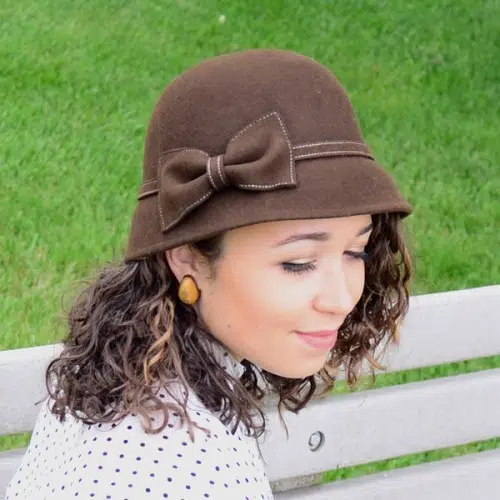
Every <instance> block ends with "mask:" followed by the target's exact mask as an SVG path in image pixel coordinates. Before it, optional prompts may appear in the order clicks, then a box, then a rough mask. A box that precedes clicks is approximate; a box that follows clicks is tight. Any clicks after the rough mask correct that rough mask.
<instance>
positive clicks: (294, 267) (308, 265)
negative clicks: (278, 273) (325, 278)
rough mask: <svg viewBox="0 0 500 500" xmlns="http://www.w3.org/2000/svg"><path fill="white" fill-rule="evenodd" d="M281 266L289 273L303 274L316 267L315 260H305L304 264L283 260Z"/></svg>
mask: <svg viewBox="0 0 500 500" xmlns="http://www.w3.org/2000/svg"><path fill="white" fill-rule="evenodd" d="M281 267H282V268H283V270H284V271H285V272H287V273H294V274H301V273H305V272H307V271H312V270H313V269H316V265H315V264H314V262H304V263H303V264H296V263H294V262H282V264H281Z"/></svg>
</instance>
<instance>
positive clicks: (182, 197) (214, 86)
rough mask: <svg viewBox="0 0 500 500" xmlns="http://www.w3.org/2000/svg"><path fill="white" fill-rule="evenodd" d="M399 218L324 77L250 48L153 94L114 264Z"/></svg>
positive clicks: (301, 62)
mask: <svg viewBox="0 0 500 500" xmlns="http://www.w3.org/2000/svg"><path fill="white" fill-rule="evenodd" d="M411 210H412V209H411V206H410V205H409V204H408V202H407V201H406V200H405V199H404V198H403V197H402V195H401V193H400V192H399V191H398V189H397V187H396V185H395V184H394V182H393V180H392V179H391V177H390V176H389V175H388V174H387V173H386V172H385V171H384V170H383V169H382V168H381V167H380V166H379V165H378V164H377V163H376V162H375V160H374V159H373V156H372V154H371V152H370V150H369V148H368V146H367V145H366V144H365V143H364V140H363V137H362V135H361V132H360V129H359V125H358V122H357V120H356V117H355V114H354V111H353V109H352V106H351V103H350V101H349V99H348V97H347V95H346V93H345V91H344V90H343V88H342V87H341V86H340V84H339V82H338V81H337V79H336V78H335V76H334V75H333V74H332V73H331V72H330V71H329V70H328V69H327V68H325V67H324V66H322V65H321V64H319V63H318V62H316V61H314V60H312V59H310V58H308V57H306V56H303V55H300V54H297V53H294V52H290V51H283V50H276V49H252V50H247V51H242V52H236V53H232V54H227V55H223V56H218V57H215V58H211V59H207V60H205V61H203V62H202V63H200V64H199V65H197V66H195V67H193V68H190V69H188V70H187V71H185V72H184V73H182V74H181V75H180V76H179V77H178V78H177V79H175V80H174V81H173V82H172V83H171V84H170V85H168V86H167V88H166V89H165V91H164V92H163V94H162V95H161V96H160V98H159V100H158V102H157V103H156V106H155V109H154V111H153V116H152V118H151V121H150V124H149V127H148V131H147V136H146V144H145V151H144V171H143V182H142V185H141V187H140V189H139V193H138V202H137V206H136V209H135V213H134V215H133V219H132V225H131V231H130V238H129V245H128V249H127V252H126V255H125V260H126V261H130V260H135V259H140V258H143V257H145V256H147V255H150V254H152V253H155V252H158V251H160V250H166V249H168V248H172V247H175V246H177V245H180V244H183V243H189V242H192V241H196V240H199V239H202V238H205V237H208V236H212V235H214V234H217V233H219V232H221V231H224V230H227V229H232V228H235V227H240V226H244V225H248V224H253V223H257V222H265V221H272V220H283V219H309V218H317V217H339V216H348V215H357V214H367V213H370V214H373V213H380V212H398V213H400V214H401V216H403V217H404V216H406V215H408V214H410V213H411Z"/></svg>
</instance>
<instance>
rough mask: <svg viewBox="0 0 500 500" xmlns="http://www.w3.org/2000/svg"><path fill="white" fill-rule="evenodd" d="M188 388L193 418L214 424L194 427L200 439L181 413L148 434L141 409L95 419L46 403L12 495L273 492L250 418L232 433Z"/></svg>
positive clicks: (222, 354)
mask: <svg viewBox="0 0 500 500" xmlns="http://www.w3.org/2000/svg"><path fill="white" fill-rule="evenodd" d="M214 353H215V354H216V358H217V359H218V361H219V362H220V363H221V365H222V366H223V367H224V369H225V370H227V371H228V372H229V373H231V374H233V375H234V376H236V377H239V376H241V374H242V373H243V371H244V367H243V365H241V364H240V363H238V362H237V361H236V360H235V359H234V358H233V357H232V356H231V355H230V354H229V353H228V352H227V351H226V350H225V349H222V348H220V347H214ZM173 389H174V390H176V389H175V387H173ZM178 390H179V391H181V386H180V385H179V386H178ZM159 396H160V397H161V398H162V399H164V400H166V398H167V397H168V395H167V393H166V392H165V391H160V392H159ZM188 396H189V399H188V411H189V414H190V416H191V418H192V420H193V421H195V422H197V423H198V424H199V425H200V426H202V427H206V428H208V429H210V434H208V435H207V434H205V433H204V432H203V431H201V430H200V429H197V428H195V429H194V433H195V442H194V443H193V442H192V441H191V440H190V438H189V434H188V431H187V428H186V426H184V427H182V428H181V426H180V418H179V417H178V415H177V414H172V416H171V417H170V422H169V425H168V426H167V427H166V428H165V429H164V430H163V431H162V432H160V433H159V434H146V433H145V432H144V431H143V429H142V427H141V422H140V419H139V417H138V415H136V414H130V415H128V416H127V417H126V418H125V419H124V420H123V421H122V422H120V423H119V424H98V425H92V426H90V425H85V424H83V423H82V422H80V421H78V420H75V419H74V418H72V417H67V419H66V421H65V422H64V423H60V422H58V420H57V419H56V417H55V416H54V415H52V414H51V413H50V412H49V410H48V407H47V405H43V407H42V408H41V410H40V413H39V415H38V418H37V421H36V424H35V427H34V429H33V434H32V437H31V441H30V444H29V446H28V449H27V451H26V454H25V455H24V457H23V460H22V462H21V464H20V466H19V468H18V470H17V471H16V473H15V475H14V477H13V478H12V480H11V482H10V484H9V486H8V488H7V491H6V500H33V499H37V500H45V499H51V500H69V499H82V498H85V499H95V500H97V499H99V500H101V499H103V500H104V499H106V500H107V499H109V500H142V499H155V500H156V499H170V500H173V499H175V500H195V499H196V500H200V499H217V500H220V499H231V500H240V499H241V500H247V499H248V500H250V499H252V500H254V499H256V500H257V499H258V500H272V499H273V494H272V491H271V487H270V485H269V481H268V479H267V477H266V472H265V467H264V462H263V460H262V458H261V456H260V453H259V449H258V446H257V442H256V441H255V439H254V438H252V437H249V436H247V435H246V433H245V429H244V427H243V426H240V427H239V428H238V430H237V432H236V433H235V434H234V435H233V434H231V431H230V426H228V427H226V426H224V424H223V423H222V422H221V421H220V420H219V419H218V418H217V415H214V414H213V413H210V412H209V411H208V410H207V409H206V408H205V407H204V405H203V404H202V403H201V401H200V400H199V399H198V398H197V397H196V395H195V394H194V393H191V392H190V393H189V395H188ZM153 418H154V417H153ZM157 420H158V421H160V420H161V419H160V418H159V417H158V419H157ZM153 425H154V422H153Z"/></svg>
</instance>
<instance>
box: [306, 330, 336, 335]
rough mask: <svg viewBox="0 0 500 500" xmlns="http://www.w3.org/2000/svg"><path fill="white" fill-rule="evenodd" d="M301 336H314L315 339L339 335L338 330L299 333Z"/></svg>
mask: <svg viewBox="0 0 500 500" xmlns="http://www.w3.org/2000/svg"><path fill="white" fill-rule="evenodd" d="M297 333H298V334H300V335H312V336H314V337H332V336H333V335H337V330H318V331H316V332H299V331H298V330H297Z"/></svg>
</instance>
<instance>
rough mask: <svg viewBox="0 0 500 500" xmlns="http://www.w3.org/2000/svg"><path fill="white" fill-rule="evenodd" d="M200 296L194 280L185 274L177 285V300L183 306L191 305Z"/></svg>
mask: <svg viewBox="0 0 500 500" xmlns="http://www.w3.org/2000/svg"><path fill="white" fill-rule="evenodd" d="M200 294H201V292H200V289H199V288H198V286H197V285H196V281H195V279H194V278H193V277H192V276H191V275H190V274H186V275H185V276H184V277H183V278H182V280H181V283H180V285H179V299H181V301H182V302H184V304H188V305H192V304H194V303H195V302H196V301H197V300H198V299H199V298H200Z"/></svg>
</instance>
